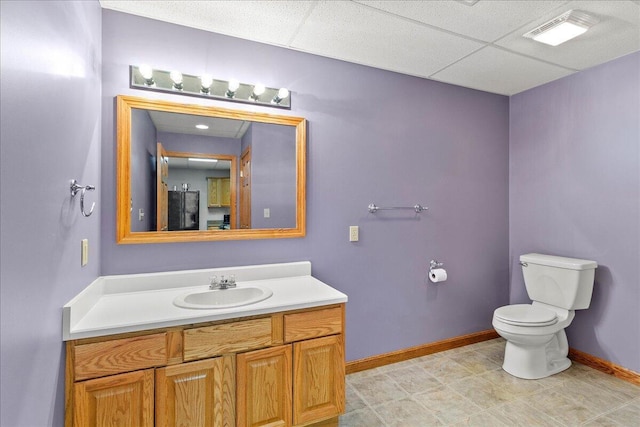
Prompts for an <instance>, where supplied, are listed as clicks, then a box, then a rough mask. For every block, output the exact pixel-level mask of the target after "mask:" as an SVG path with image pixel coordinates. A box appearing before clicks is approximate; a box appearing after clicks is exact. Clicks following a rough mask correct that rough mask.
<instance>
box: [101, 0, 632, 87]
mask: <svg viewBox="0 0 640 427" xmlns="http://www.w3.org/2000/svg"><path fill="white" fill-rule="evenodd" d="M100 2H101V4H102V6H103V7H104V8H108V9H114V10H119V11H122V12H125V13H132V14H135V15H141V16H145V17H149V18H153V19H158V20H162V21H166V22H172V23H176V24H181V25H186V26H190V27H194V28H199V29H203V30H207V31H212V32H216V33H221V34H227V35H231V36H235V37H240V38H243V39H247V40H253V41H257V42H262V43H268V44H273V45H277V46H283V47H286V48H291V49H296V50H300V51H304V52H308V53H311V54H315V55H322V56H327V57H330V58H336V59H340V60H343V61H348V62H353V63H358V64H363V65H368V66H371V67H376V68H381V69H384V70H391V71H395V72H399V73H404V74H409V75H414V76H419V77H425V78H434V79H436V80H441V81H446V82H448V83H451V84H455V85H460V86H467V87H473V88H475V89H479V90H484V91H487V92H494V93H499V94H514V93H517V91H519V90H526V89H529V88H531V87H534V86H535V85H537V84H544V83H546V82H549V81H551V80H554V79H556V78H559V77H563V76H565V75H568V74H570V73H571V72H574V71H577V70H583V69H585V68H589V67H592V66H595V65H598V64H601V63H604V62H607V61H610V60H612V59H615V58H618V57H620V56H624V55H628V54H630V53H632V52H636V51H639V50H640V0H573V1H571V0H555V1H547V0H479V1H477V2H476V3H475V4H474V5H472V6H468V5H466V4H464V1H454V0H447V1H445V0H437V1H436V0H421V1H418V0H414V1H408V0H397V1H389V0H387V1H383V0H355V1H347V0H330V1H326V0H317V1H316V0H314V1H310V0H308V1H302V0H299V1H293V0H291V1H280V0H260V1H254V0H246V1H239V0H208V1H189V0H183V1H122V0H100ZM570 9H576V10H584V11H587V12H591V13H593V14H595V15H597V16H598V17H599V18H600V20H601V22H600V23H599V24H597V25H595V26H594V27H593V28H592V29H591V30H590V31H588V32H587V33H585V34H583V35H581V36H579V37H577V38H576V39H574V40H570V41H569V42H567V43H565V44H563V45H560V46H557V47H551V46H547V45H543V44H540V43H537V42H534V41H532V40H530V39H525V38H523V37H522V34H524V33H526V32H528V31H529V30H531V29H533V28H535V27H537V26H539V25H541V24H543V23H545V22H547V21H549V20H550V19H552V18H554V17H556V16H558V15H560V14H561V13H563V12H565V11H567V10H570ZM484 61H489V62H484ZM491 61H498V62H491ZM500 67H504V69H500ZM190 71H191V72H194V70H183V72H186V73H189V72H190ZM195 71H197V70H195Z"/></svg>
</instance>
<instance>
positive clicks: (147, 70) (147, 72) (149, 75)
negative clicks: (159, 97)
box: [138, 65, 156, 86]
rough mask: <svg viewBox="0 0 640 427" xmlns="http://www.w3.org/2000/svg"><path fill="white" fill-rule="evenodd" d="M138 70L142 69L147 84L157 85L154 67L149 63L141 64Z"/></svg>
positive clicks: (141, 73)
mask: <svg viewBox="0 0 640 427" xmlns="http://www.w3.org/2000/svg"><path fill="white" fill-rule="evenodd" d="M138 71H140V75H141V76H142V78H143V79H144V84H146V85H147V86H155V84H156V82H155V81H153V69H152V68H151V67H149V66H148V65H140V66H139V67H138Z"/></svg>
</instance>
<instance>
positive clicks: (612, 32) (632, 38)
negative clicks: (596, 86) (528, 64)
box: [495, 1, 640, 70]
mask: <svg viewBox="0 0 640 427" xmlns="http://www.w3.org/2000/svg"><path fill="white" fill-rule="evenodd" d="M572 9H573V10H581V11H584V12H588V13H590V14H592V15H594V16H597V17H598V18H599V19H600V22H599V23H598V24H596V25H594V26H593V27H591V29H590V30H589V31H587V32H586V33H584V34H583V35H581V36H579V37H576V38H575V39H573V40H569V41H568V42H566V43H563V44H561V45H559V46H555V47H553V46H547V45H545V44H542V43H538V42H535V41H533V40H531V39H526V38H524V37H522V34H524V33H526V32H528V31H530V30H532V29H534V28H536V27H537V26H538V25H541V24H544V23H545V22H547V21H549V20H551V19H553V18H555V17H556V16H558V15H560V14H561V13H563V12H566V11H568V10H572ZM495 44H496V45H498V46H503V47H505V48H507V49H509V50H512V51H515V52H520V53H523V54H525V55H528V56H533V57H536V58H539V59H542V60H544V61H548V62H552V63H554V64H558V65H562V66H564V67H569V68H573V69H575V70H582V69H585V68H589V67H592V66H594V65H597V64H601V63H603V62H607V61H610V60H612V59H615V58H618V57H620V56H624V55H626V54H629V53H631V52H635V51H637V50H639V49H640V7H638V5H637V4H636V3H634V2H632V1H574V2H570V3H568V4H567V5H565V6H564V7H563V8H562V9H560V10H557V11H556V12H554V13H549V14H546V15H544V16H543V17H541V18H540V19H537V20H535V21H533V22H531V24H528V25H526V26H525V27H522V28H521V29H520V30H519V31H517V32H514V33H512V34H511V35H509V36H507V37H505V38H504V39H502V40H499V41H497V42H496V43H495Z"/></svg>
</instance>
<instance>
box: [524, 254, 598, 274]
mask: <svg viewBox="0 0 640 427" xmlns="http://www.w3.org/2000/svg"><path fill="white" fill-rule="evenodd" d="M520 261H522V262H526V263H530V264H539V265H548V266H550V267H558V268H566V269H569V270H589V269H594V268H597V267H598V263H597V262H595V261H590V260H588V259H577V258H567V257H562V256H555V255H544V254H536V253H531V254H524V255H520Z"/></svg>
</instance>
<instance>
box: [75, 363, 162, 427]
mask: <svg viewBox="0 0 640 427" xmlns="http://www.w3.org/2000/svg"><path fill="white" fill-rule="evenodd" d="M74 398H75V403H74V416H73V425H74V426H75V427H94V426H95V427H153V369H146V370H144V371H136V372H129V373H127V374H119V375H112V376H109V377H104V378H96V379H93V380H87V381H82V382H78V383H75V384H74Z"/></svg>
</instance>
